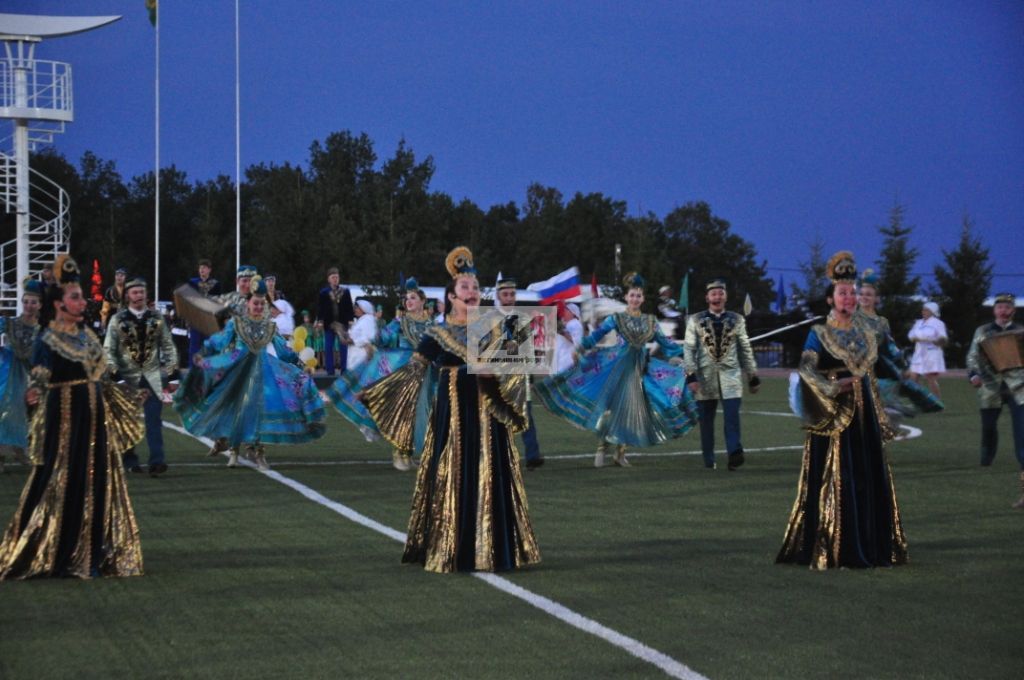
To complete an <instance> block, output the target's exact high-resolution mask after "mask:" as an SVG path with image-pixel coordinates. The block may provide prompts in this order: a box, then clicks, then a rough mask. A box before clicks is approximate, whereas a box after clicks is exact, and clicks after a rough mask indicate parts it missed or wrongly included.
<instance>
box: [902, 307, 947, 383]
mask: <svg viewBox="0 0 1024 680" xmlns="http://www.w3.org/2000/svg"><path fill="white" fill-rule="evenodd" d="M907 337H909V338H910V340H911V342H913V343H914V356H913V357H912V358H911V359H910V373H911V376H912V377H913V378H914V380H917V381H919V382H920V379H921V377H922V376H923V377H924V383H925V385H926V386H927V387H928V389H929V390H931V391H932V394H934V395H935V396H936V397H939V398H940V399H941V398H942V394H941V392H940V391H939V374H940V373H945V372H946V360H945V358H944V357H943V355H942V348H943V347H944V346H945V345H946V341H947V339H948V336H947V335H946V324H944V323H943V322H942V320H941V319H940V318H939V305H937V304H936V303H934V302H926V303H924V307H923V308H922V309H921V318H920V319H918V320H917V321H915V322H914V326H913V328H911V329H910V333H908V335H907Z"/></svg>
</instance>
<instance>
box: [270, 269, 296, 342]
mask: <svg viewBox="0 0 1024 680" xmlns="http://www.w3.org/2000/svg"><path fill="white" fill-rule="evenodd" d="M263 280H264V281H266V282H267V302H269V303H270V307H271V309H270V317H271V318H272V319H273V320H274V323H275V324H277V332H278V333H280V334H281V336H282V337H284V339H285V340H291V339H292V335H293V334H294V333H295V308H294V307H292V306H291V304H290V303H289V302H288V301H287V300H285V299H284V294H283V293H281V292H280V291H279V290H277V275H276V274H267V275H266V276H264V277H263Z"/></svg>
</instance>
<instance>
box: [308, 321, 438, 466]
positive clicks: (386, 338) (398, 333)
mask: <svg viewBox="0 0 1024 680" xmlns="http://www.w3.org/2000/svg"><path fill="white" fill-rule="evenodd" d="M433 325H434V320H433V319H432V318H431V317H430V316H429V315H427V316H426V317H425V318H423V319H413V318H411V317H409V316H403V317H402V318H401V319H392V320H391V322H390V323H388V325H386V326H385V327H384V328H382V329H381V331H380V333H379V334H378V336H377V340H376V342H374V347H376V348H377V351H375V352H374V353H373V354H372V355H371V356H370V358H369V359H367V360H366V361H365V362H363V363H362V364H360V365H359V366H357V367H356V368H355V369H353V370H351V371H345V373H343V374H342V375H341V377H339V378H338V379H337V380H335V381H334V384H332V385H331V386H330V388H328V390H327V396H328V397H329V398H330V400H331V403H332V404H334V407H335V408H336V409H338V413H340V414H341V415H342V416H344V417H345V418H346V419H347V420H348V421H349V422H351V423H352V424H353V425H355V426H356V427H358V428H359V430H360V431H361V432H362V433H363V435H364V436H365V437H366V438H367V439H370V440H371V441H373V440H376V439H379V438H380V436H381V434H380V430H379V429H378V428H377V424H376V423H375V422H374V420H373V417H372V416H371V415H370V412H369V411H368V410H366V406H365V405H364V404H363V402H362V401H360V400H359V395H361V394H362V392H363V391H364V390H365V389H366V388H367V387H369V386H370V385H372V384H373V383H375V382H377V381H378V380H380V379H381V378H384V377H386V376H388V375H390V374H391V373H393V372H395V371H397V370H398V369H400V368H401V367H402V366H405V365H406V364H407V363H408V362H409V359H410V358H412V355H413V352H415V351H416V348H417V347H418V346H419V344H420V341H421V340H422V339H423V336H424V335H425V334H426V332H427V329H428V328H430V327H431V326H433ZM436 385H437V371H436V370H429V371H427V376H426V378H425V380H424V383H423V389H422V390H421V392H420V397H419V399H418V400H417V403H416V421H415V430H414V432H415V434H414V435H413V440H414V450H415V451H420V450H422V448H423V438H424V435H425V434H426V430H427V423H428V422H429V419H430V410H431V404H432V403H433V396H434V390H435V388H436Z"/></svg>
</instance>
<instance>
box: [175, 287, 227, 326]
mask: <svg viewBox="0 0 1024 680" xmlns="http://www.w3.org/2000/svg"><path fill="white" fill-rule="evenodd" d="M174 309H175V311H176V312H177V313H178V316H179V317H181V318H182V319H184V320H185V322H186V323H188V325H189V326H191V327H192V328H195V329H196V330H197V331H199V332H200V333H202V334H203V335H206V336H211V335H213V334H214V333H218V332H220V329H221V326H222V325H223V324H222V323H221V319H223V318H224V316H225V314H224V312H225V311H226V309H227V308H226V307H225V306H224V305H222V304H221V303H219V302H217V301H216V300H214V299H212V298H208V297H206V296H205V295H203V294H202V293H200V292H199V291H198V290H196V289H195V288H193V287H192V286H190V285H189V284H187V283H186V284H184V285H182V286H178V287H177V288H176V289H175V290H174Z"/></svg>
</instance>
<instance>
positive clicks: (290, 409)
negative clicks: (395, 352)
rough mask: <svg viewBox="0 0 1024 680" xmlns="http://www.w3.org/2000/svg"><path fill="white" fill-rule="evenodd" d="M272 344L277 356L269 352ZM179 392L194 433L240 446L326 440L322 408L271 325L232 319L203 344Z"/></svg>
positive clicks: (179, 403)
mask: <svg viewBox="0 0 1024 680" xmlns="http://www.w3.org/2000/svg"><path fill="white" fill-rule="evenodd" d="M270 345H273V347H274V351H275V352H276V353H277V356H274V355H272V354H271V353H270V352H269V346H270ZM201 356H202V361H201V362H200V363H199V365H198V366H194V367H193V368H192V369H191V370H189V372H188V375H187V376H186V378H185V380H184V381H183V383H182V385H181V387H180V388H179V389H178V390H177V392H176V393H175V398H174V408H175V410H177V411H178V413H179V414H180V415H181V421H182V423H183V424H184V426H185V429H187V430H188V431H189V432H191V433H192V434H194V435H197V436H206V437H210V438H211V439H217V438H220V437H224V438H226V439H227V441H228V442H229V443H230V444H231V445H232V446H233V447H237V446H238V445H240V444H242V443H264V444H301V443H303V442H308V441H311V440H313V439H318V438H320V437H322V436H323V434H324V429H325V428H324V418H325V413H324V404H323V400H321V399H320V394H319V392H317V388H316V384H315V383H314V382H313V380H312V378H311V377H310V376H309V375H307V374H306V373H305V372H304V371H303V370H302V369H301V368H299V366H300V365H301V364H300V362H299V357H298V355H297V354H296V353H295V352H293V351H292V350H291V349H290V348H289V347H288V344H287V343H286V342H285V340H284V338H282V337H281V336H280V335H278V334H277V325H276V324H275V323H274V322H273V321H272V320H270V319H250V318H248V317H240V316H234V317H232V318H231V319H230V320H229V321H228V323H227V325H226V326H225V327H224V330H223V331H221V332H220V333H217V334H216V335H214V336H212V337H210V338H208V339H207V340H206V342H205V343H203V350H202V352H201Z"/></svg>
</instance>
